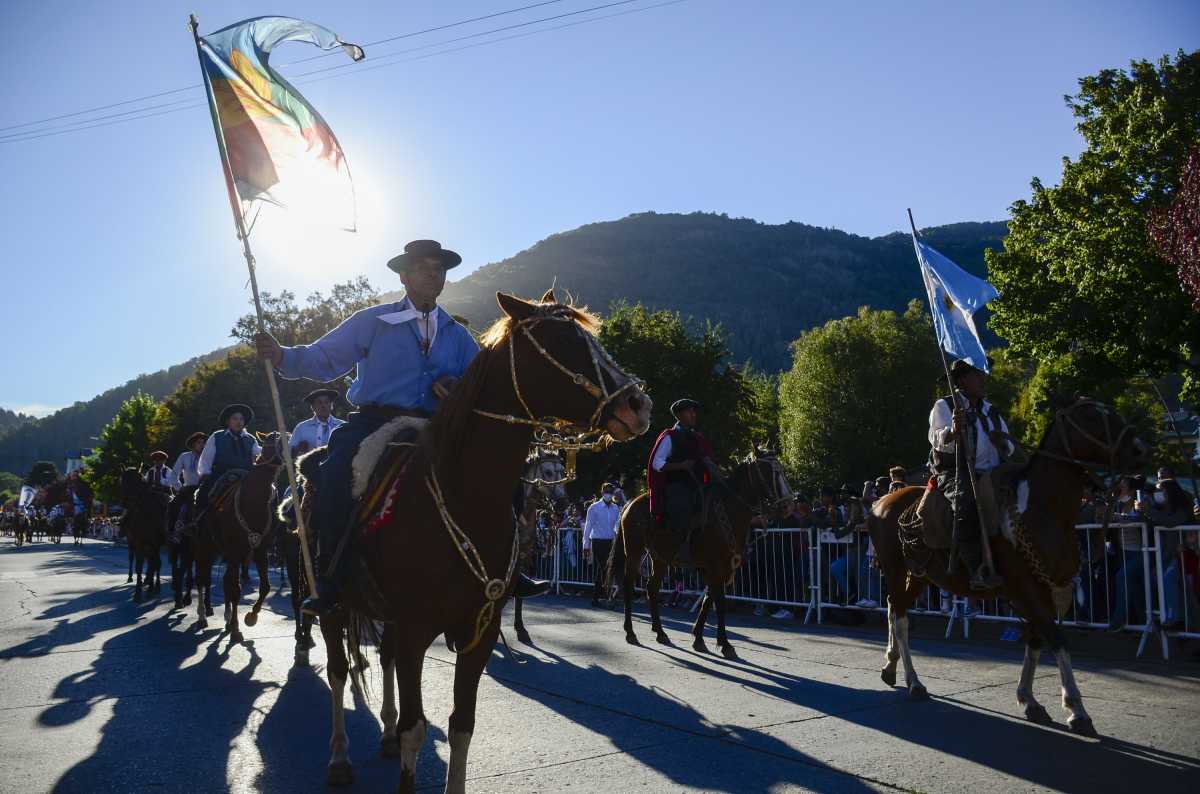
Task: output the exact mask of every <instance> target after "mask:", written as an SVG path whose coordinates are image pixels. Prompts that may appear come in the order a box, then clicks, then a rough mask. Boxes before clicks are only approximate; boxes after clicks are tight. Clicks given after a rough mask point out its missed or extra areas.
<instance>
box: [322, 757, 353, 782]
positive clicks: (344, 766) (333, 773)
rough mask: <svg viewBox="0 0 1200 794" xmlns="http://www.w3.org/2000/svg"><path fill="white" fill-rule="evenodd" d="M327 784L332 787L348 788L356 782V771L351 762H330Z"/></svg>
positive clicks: (326, 776)
mask: <svg viewBox="0 0 1200 794" xmlns="http://www.w3.org/2000/svg"><path fill="white" fill-rule="evenodd" d="M325 782H327V783H328V784H329V785H331V786H348V785H350V784H351V783H353V782H354V769H353V768H352V767H351V766H350V762H349V761H330V762H329V771H328V772H327V773H326V775H325Z"/></svg>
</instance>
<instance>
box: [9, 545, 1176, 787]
mask: <svg viewBox="0 0 1200 794" xmlns="http://www.w3.org/2000/svg"><path fill="white" fill-rule="evenodd" d="M276 584H278V583H276ZM168 591H169V583H168V582H167V581H166V580H165V579H164V585H163V597H162V598H161V599H160V600H158V601H157V603H154V602H151V603H143V604H141V605H135V604H133V603H132V602H131V601H130V595H131V592H132V586H131V585H127V584H125V550H124V548H123V547H114V546H112V545H111V544H108V543H103V542H88V543H87V544H86V545H84V546H82V547H79V548H76V547H74V546H72V545H71V544H70V541H69V539H68V540H67V541H66V542H64V543H63V544H62V545H60V546H52V545H49V544H46V543H37V544H34V545H33V546H28V547H26V548H23V549H16V548H14V547H13V545H12V540H11V538H4V539H0V672H2V675H0V747H2V748H3V750H2V752H3V755H2V756H0V759H2V760H0V790H3V791H5V792H41V791H60V792H134V791H136V792H176V791H179V792H189V794H194V793H197V792H210V791H211V792H221V791H237V792H242V791H246V792H249V791H264V792H289V794H290V793H292V792H308V791H314V792H321V791H328V790H331V789H328V787H327V786H326V785H325V782H324V780H325V763H326V761H327V759H328V742H329V693H328V688H327V687H326V684H325V679H324V671H323V663H324V650H323V648H321V647H320V645H318V648H316V649H314V651H313V653H312V661H313V666H312V667H311V668H309V669H293V667H292V652H293V641H292V632H293V624H292V622H291V619H290V616H289V605H288V602H287V600H286V598H285V597H284V596H285V594H286V591H284V592H282V593H281V592H280V591H278V590H276V591H274V592H273V593H272V598H271V600H270V601H269V603H268V610H269V611H267V612H265V613H264V615H263V618H262V619H261V620H260V621H259V623H258V625H257V626H255V627H253V628H244V629H243V631H244V632H245V636H246V642H245V644H243V645H231V644H230V642H229V638H228V637H227V636H226V635H224V634H223V633H222V632H221V630H220V625H221V621H220V617H221V607H220V605H219V604H215V605H216V618H217V619H216V620H215V621H214V620H211V619H210V624H209V625H210V626H211V627H212V628H209V629H207V630H205V631H203V632H198V631H197V629H196V628H195V626H194V623H195V615H194V612H193V611H191V610H188V611H187V612H180V611H172V609H171V602H170V599H169V597H168ZM213 600H214V602H217V601H219V600H220V599H219V596H218V595H217V593H216V592H215V590H214V599H213ZM243 603H244V604H246V605H247V606H246V608H245V609H243V611H242V614H245V612H246V611H247V610H248V603H249V602H248V600H244V601H243ZM586 603H587V602H586V600H581V599H574V598H566V597H562V598H546V599H542V600H541V601H540V602H539V603H535V604H530V605H528V607H527V611H526V614H527V623H528V625H529V627H530V629H531V631H532V632H533V635H534V643H535V647H525V646H521V648H522V650H523V651H524V653H525V658H526V660H527V661H526V663H524V664H517V663H516V662H514V661H513V660H511V659H509V658H507V657H505V656H504V655H502V654H501V653H500V652H497V654H496V655H495V656H494V657H493V659H492V661H491V663H490V664H489V666H488V669H487V674H486V675H485V676H484V679H483V682H482V684H481V687H480V697H479V719H478V725H477V728H476V733H475V738H474V741H473V743H472V746H471V761H470V767H469V771H468V774H469V780H470V782H469V788H470V790H471V791H473V792H522V793H525V792H563V791H578V792H610V791H611V792H622V794H626V793H627V792H634V791H638V792H640V791H645V792H659V791H662V792H676V791H688V792H696V791H705V792H739V793H740V792H763V793H765V792H783V791H789V792H790V791H820V792H859V791H875V790H881V791H892V790H897V789H898V790H904V791H923V792H962V791H971V792H988V791H1035V790H1053V791H1070V792H1082V791H1086V792H1103V791H1121V792H1129V791H1134V792H1146V793H1147V794H1163V793H1164V792H1172V791H1185V790H1186V791H1197V790H1200V676H1198V675H1197V674H1198V673H1200V665H1197V664H1196V662H1195V661H1187V660H1186V659H1185V660H1178V661H1173V662H1171V663H1170V664H1164V663H1162V662H1159V661H1154V660H1151V661H1143V662H1135V661H1132V660H1131V659H1130V657H1131V656H1132V648H1133V645H1132V643H1131V642H1130V638H1122V639H1123V640H1124V643H1123V644H1122V645H1121V646H1120V648H1119V652H1116V653H1107V652H1104V653H1100V652H1095V653H1089V652H1088V651H1087V649H1086V648H1084V649H1080V650H1079V651H1078V652H1077V653H1076V655H1075V662H1076V672H1077V674H1078V676H1079V684H1080V686H1081V688H1082V690H1083V694H1084V697H1085V703H1086V705H1087V708H1088V710H1089V711H1090V712H1091V715H1092V717H1093V719H1094V720H1095V724H1096V727H1097V729H1098V730H1099V731H1100V733H1101V734H1102V735H1103V737H1104V738H1102V739H1100V740H1094V739H1084V738H1080V737H1077V736H1074V735H1072V734H1070V733H1068V732H1067V731H1066V730H1065V728H1064V727H1063V726H1062V724H1061V723H1060V725H1058V726H1056V727H1054V728H1043V727H1038V726H1035V725H1033V724H1031V723H1028V722H1026V721H1024V720H1023V719H1021V717H1020V714H1021V712H1020V710H1019V709H1018V707H1017V704H1016V697H1015V690H1016V682H1017V676H1018V673H1019V669H1020V649H1019V648H1018V647H1017V645H1016V644H1015V643H1004V642H998V641H988V640H980V639H973V640H971V641H961V640H958V641H944V640H941V639H937V638H933V637H926V636H918V637H917V639H916V641H915V648H914V649H915V661H916V665H917V669H918V671H919V672H920V673H921V676H922V679H923V681H924V683H925V685H926V686H927V687H928V688H929V690H930V693H931V694H932V695H933V696H934V699H933V700H932V701H930V702H924V703H915V702H908V701H907V700H906V698H905V695H904V692H903V690H901V689H890V688H888V687H886V686H884V685H883V684H882V683H881V682H880V680H879V673H878V668H879V666H880V663H881V661H882V655H883V640H884V633H883V630H882V628H881V627H879V626H875V625H869V626H867V627H865V628H863V629H837V628H831V627H828V626H822V627H803V626H800V625H798V624H796V623H788V624H787V625H780V624H779V623H777V622H775V621H771V620H769V619H761V618H754V617H752V616H750V615H749V614H748V613H746V612H742V613H740V614H737V615H735V616H733V618H732V621H731V625H732V635H731V636H732V640H733V642H734V643H735V645H736V646H737V648H738V651H739V653H740V655H741V660H740V661H727V660H725V659H722V658H719V657H717V656H714V655H702V654H698V653H695V652H693V651H692V650H691V649H690V645H689V643H688V642H687V640H688V639H689V637H688V635H687V633H686V621H687V619H688V616H687V615H686V614H685V613H684V612H682V611H674V610H667V614H666V617H667V630H668V632H669V633H670V634H671V635H672V637H673V638H674V639H675V640H676V645H675V646H674V647H670V648H667V647H662V646H658V645H656V644H653V638H652V636H651V635H650V632H649V626H648V623H646V622H645V621H640V620H639V622H638V623H637V628H638V630H639V633H640V635H641V637H642V640H643V642H646V643H649V644H648V645H646V646H643V647H640V648H635V647H630V646H628V645H626V644H625V642H624V636H623V633H622V631H621V629H620V616H619V614H618V613H616V612H614V611H611V610H604V609H591V608H588V607H587V606H586ZM507 620H508V618H507V615H506V622H507ZM926 623H927V624H928V626H927V629H926V631H925V632H924V633H925V634H931V633H932V632H933V630H934V629H937V628H940V627H941V626H940V625H939V626H935V625H933V623H934V621H933V620H932V619H927V620H926ZM939 623H940V621H939ZM509 634H510V638H511V631H510V632H509ZM318 637H319V634H318ZM711 645H713V643H712V642H711V630H710V646H711ZM452 664H453V661H452V657H451V656H450V655H449V654H448V653H447V652H446V651H445V649H444V648H443V647H441V645H440V644H436V645H435V646H434V647H433V648H432V649H431V650H430V652H429V654H428V656H427V658H426V663H425V673H424V694H425V704H426V710H427V714H428V716H429V718H430V722H431V724H430V732H429V738H428V739H427V740H426V744H425V747H424V749H423V751H422V754H421V758H420V761H419V769H418V782H419V784H420V785H421V786H422V787H423V788H425V789H428V790H432V791H440V790H441V786H442V781H443V780H444V777H445V772H446V760H447V757H448V746H447V744H446V736H445V725H446V718H447V716H448V714H449V709H450V694H451V681H452V675H453V667H452ZM372 672H374V673H376V674H377V673H378V666H377V665H376V666H375V667H374V668H373V671H372ZM901 677H903V676H901ZM1036 691H1037V693H1038V696H1039V699H1040V700H1041V701H1042V703H1043V704H1045V705H1046V706H1047V708H1048V709H1050V711H1051V714H1052V715H1053V716H1054V717H1055V718H1056V719H1058V720H1062V719H1064V717H1063V713H1062V711H1061V709H1060V706H1059V704H1058V676H1057V672H1056V670H1055V667H1054V664H1053V659H1052V658H1051V657H1049V656H1047V657H1046V658H1045V659H1044V660H1043V666H1042V667H1041V668H1040V670H1039V676H1038V679H1037V686H1036ZM379 692H380V689H379V685H378V680H376V685H375V693H376V697H375V700H373V701H372V703H373V704H374V705H373V706H370V707H368V706H367V705H365V704H364V703H363V701H362V700H361V699H357V698H356V699H355V700H354V702H353V703H350V694H349V693H347V703H348V705H347V728H348V732H349V736H350V756H351V760H352V761H353V763H354V771H355V777H356V780H355V783H354V784H353V785H352V786H351V787H350V788H349V789H348V790H349V791H352V792H364V791H367V792H376V791H392V790H394V788H395V786H396V784H397V783H398V781H399V766H398V762H396V761H392V760H388V759H384V758H382V757H381V756H380V755H379V752H378V745H379V736H380V729H379V720H378V718H377V716H376V714H375V713H374V712H377V711H378V693H379Z"/></svg>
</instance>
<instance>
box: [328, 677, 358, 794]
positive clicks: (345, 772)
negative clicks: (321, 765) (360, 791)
mask: <svg viewBox="0 0 1200 794" xmlns="http://www.w3.org/2000/svg"><path fill="white" fill-rule="evenodd" d="M345 693H346V679H345V678H338V677H337V675H336V674H335V673H334V672H333V669H332V668H330V671H329V694H330V695H331V697H332V702H333V733H332V734H331V735H330V737H329V765H328V767H327V779H328V781H329V783H331V784H332V785H335V786H337V785H345V784H347V783H351V782H353V780H354V772H353V771H352V770H351V767H350V739H349V738H348V737H347V736H346V709H345V706H344V705H343V704H342V697H343V695H345Z"/></svg>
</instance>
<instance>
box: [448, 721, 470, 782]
mask: <svg viewBox="0 0 1200 794" xmlns="http://www.w3.org/2000/svg"><path fill="white" fill-rule="evenodd" d="M470 747H471V734H469V733H467V732H466V731H450V769H449V770H448V771H447V772H446V794H467V750H469V749H470Z"/></svg>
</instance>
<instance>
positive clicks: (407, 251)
mask: <svg viewBox="0 0 1200 794" xmlns="http://www.w3.org/2000/svg"><path fill="white" fill-rule="evenodd" d="M420 259H440V260H441V262H442V267H444V268H446V269H447V270H449V269H450V268H452V267H458V266H459V265H460V264H462V257H461V256H459V255H458V254H457V253H455V252H454V251H451V250H450V249H448V248H442V244H441V243H439V242H438V241H437V240H413V241H412V242H411V243H409V244H408V245H406V246H404V253H402V254H400V255H399V256H394V257H392V258H391V259H389V260H388V263H387V266H388V267H389V268H391V269H392V270H393V271H395V272H397V273H403V272H404V268H406V267H408V266H409V265H411V264H412V263H413V262H416V261H417V260H420Z"/></svg>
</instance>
